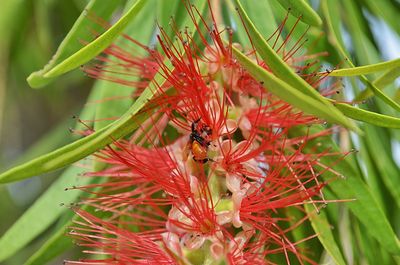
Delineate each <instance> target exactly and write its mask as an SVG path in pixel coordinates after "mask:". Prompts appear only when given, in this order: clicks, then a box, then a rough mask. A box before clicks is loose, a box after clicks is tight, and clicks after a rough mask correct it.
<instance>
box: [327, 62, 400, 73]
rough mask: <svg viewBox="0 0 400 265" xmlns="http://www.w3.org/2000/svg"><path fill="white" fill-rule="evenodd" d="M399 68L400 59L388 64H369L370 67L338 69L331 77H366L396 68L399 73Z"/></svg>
mask: <svg viewBox="0 0 400 265" xmlns="http://www.w3.org/2000/svg"><path fill="white" fill-rule="evenodd" d="M399 67H400V58H399V59H395V60H391V61H387V62H381V63H377V64H369V65H364V66H358V67H352V68H342V69H337V70H333V71H332V72H331V73H330V74H329V75H331V76H354V75H365V74H370V73H375V72H380V71H384V70H391V69H394V68H397V71H398V68H399Z"/></svg>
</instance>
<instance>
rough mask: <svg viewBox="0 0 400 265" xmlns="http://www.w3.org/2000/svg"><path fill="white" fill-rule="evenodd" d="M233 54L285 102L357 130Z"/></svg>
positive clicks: (246, 60) (238, 52)
mask: <svg viewBox="0 0 400 265" xmlns="http://www.w3.org/2000/svg"><path fill="white" fill-rule="evenodd" d="M232 49H233V53H234V55H235V57H236V58H237V60H238V61H239V62H240V64H241V65H242V66H243V67H244V68H246V69H247V70H248V71H249V73H250V74H251V75H252V76H253V77H254V78H255V79H257V80H259V81H260V82H263V85H264V87H265V88H266V89H267V90H268V91H270V92H271V93H273V94H275V95H277V96H278V97H280V98H281V99H283V100H284V101H286V102H288V103H289V104H292V105H293V106H295V107H297V108H299V109H301V110H302V111H304V112H306V113H308V114H313V115H315V116H317V117H320V118H323V119H326V120H328V121H331V122H334V123H339V124H342V125H344V126H346V127H348V128H351V129H353V130H357V127H355V126H354V125H353V124H352V123H350V122H349V120H347V119H343V118H342V116H339V117H338V116H337V115H335V113H332V112H331V111H330V110H329V109H328V108H326V107H325V105H324V104H322V103H321V102H320V101H317V100H315V99H314V98H312V97H310V96H308V95H305V94H303V93H301V92H300V91H299V90H297V89H295V88H294V87H292V86H290V85H289V84H288V83H285V82H284V81H282V80H281V79H279V78H277V77H276V76H274V75H273V74H271V73H269V72H268V71H266V70H265V69H263V68H262V67H261V66H259V65H257V64H256V63H254V62H253V61H251V60H250V59H249V58H247V57H246V56H245V55H244V54H243V53H241V52H240V51H239V50H238V49H236V48H235V47H232Z"/></svg>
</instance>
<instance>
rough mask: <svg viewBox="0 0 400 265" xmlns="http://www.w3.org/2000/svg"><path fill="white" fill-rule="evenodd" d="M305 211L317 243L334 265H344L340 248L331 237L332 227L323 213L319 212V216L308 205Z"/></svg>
mask: <svg viewBox="0 0 400 265" xmlns="http://www.w3.org/2000/svg"><path fill="white" fill-rule="evenodd" d="M305 209H306V211H307V213H308V216H309V218H310V221H311V226H312V227H313V229H314V231H315V233H317V235H318V239H319V241H320V242H321V244H322V245H323V246H324V248H325V250H326V251H327V252H328V253H329V255H330V256H331V257H332V259H333V260H334V261H335V264H337V265H346V262H345V260H344V258H343V255H342V252H341V251H340V248H339V246H338V244H337V243H336V240H335V238H334V237H333V234H332V227H331V226H330V225H329V222H328V218H327V217H326V214H325V212H324V211H321V212H320V213H319V214H317V213H316V212H315V210H314V208H313V207H312V206H311V205H309V204H306V205H305Z"/></svg>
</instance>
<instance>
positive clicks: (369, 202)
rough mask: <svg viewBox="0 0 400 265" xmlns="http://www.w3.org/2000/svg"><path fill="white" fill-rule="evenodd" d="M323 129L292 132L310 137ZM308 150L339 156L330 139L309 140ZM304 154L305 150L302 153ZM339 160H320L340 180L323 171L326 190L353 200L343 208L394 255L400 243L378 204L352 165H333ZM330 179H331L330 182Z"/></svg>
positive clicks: (346, 161)
mask: <svg viewBox="0 0 400 265" xmlns="http://www.w3.org/2000/svg"><path fill="white" fill-rule="evenodd" d="M322 130H323V128H322V126H312V127H310V128H304V127H303V128H297V129H294V130H293V131H295V132H296V133H300V134H303V135H304V134H307V133H309V134H310V135H313V134H317V133H320V132H321V131H322ZM310 144H311V146H312V148H311V149H310V152H313V153H315V152H316V150H315V147H317V149H318V150H317V151H319V152H324V151H326V150H332V152H338V153H340V150H339V148H338V146H337V145H336V144H335V143H334V142H333V140H332V139H331V137H330V136H322V137H318V139H315V140H312V141H311V143H310ZM305 151H306V152H307V151H308V149H306V150H305ZM338 159H340V157H339V156H326V157H322V158H321V163H322V164H324V165H326V166H329V165H334V166H332V167H333V169H334V170H335V171H336V172H337V174H341V175H342V176H344V178H338V176H337V175H336V174H333V173H331V172H326V173H325V174H323V175H322V177H323V178H324V180H326V181H328V182H329V188H330V189H331V190H332V191H333V193H334V194H335V196H336V197H337V198H338V199H354V200H355V201H353V202H348V203H346V204H345V205H346V206H347V207H348V208H349V209H350V210H351V211H352V213H353V214H354V215H355V216H356V217H357V218H358V220H359V221H360V222H361V223H362V224H364V225H365V227H366V228H367V231H368V233H369V234H370V235H372V236H373V237H375V238H376V239H377V240H378V241H379V243H380V244H381V245H382V246H383V247H384V248H385V249H386V250H387V251H389V252H391V253H392V254H395V255H399V254H400V242H399V239H398V238H397V236H396V234H395V233H394V231H393V229H392V227H391V226H390V223H389V221H388V219H387V217H386V216H385V214H384V212H383V210H382V208H381V207H380V206H379V203H378V201H377V200H376V198H375V197H374V195H373V194H372V192H371V191H370V189H369V188H368V186H367V185H366V184H365V183H364V182H363V180H362V178H361V177H360V176H359V175H358V173H357V171H356V170H355V169H354V167H353V164H351V163H350V162H349V159H344V160H343V161H341V162H340V163H337V164H336V165H335V162H337V160H338ZM332 178H333V179H335V180H334V181H332Z"/></svg>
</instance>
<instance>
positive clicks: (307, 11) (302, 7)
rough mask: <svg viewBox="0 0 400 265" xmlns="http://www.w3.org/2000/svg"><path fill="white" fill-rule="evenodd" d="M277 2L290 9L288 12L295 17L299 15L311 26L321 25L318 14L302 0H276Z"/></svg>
mask: <svg viewBox="0 0 400 265" xmlns="http://www.w3.org/2000/svg"><path fill="white" fill-rule="evenodd" d="M278 2H279V3H280V4H281V5H282V6H283V7H284V8H285V9H289V8H290V9H291V10H290V12H291V13H292V14H293V15H295V16H296V17H300V19H301V20H302V21H304V22H305V23H307V24H309V25H311V26H317V27H318V26H321V25H322V19H321V18H320V17H319V15H318V14H317V13H316V12H315V11H314V9H312V8H311V6H310V5H309V4H307V2H306V1H304V0H278Z"/></svg>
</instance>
